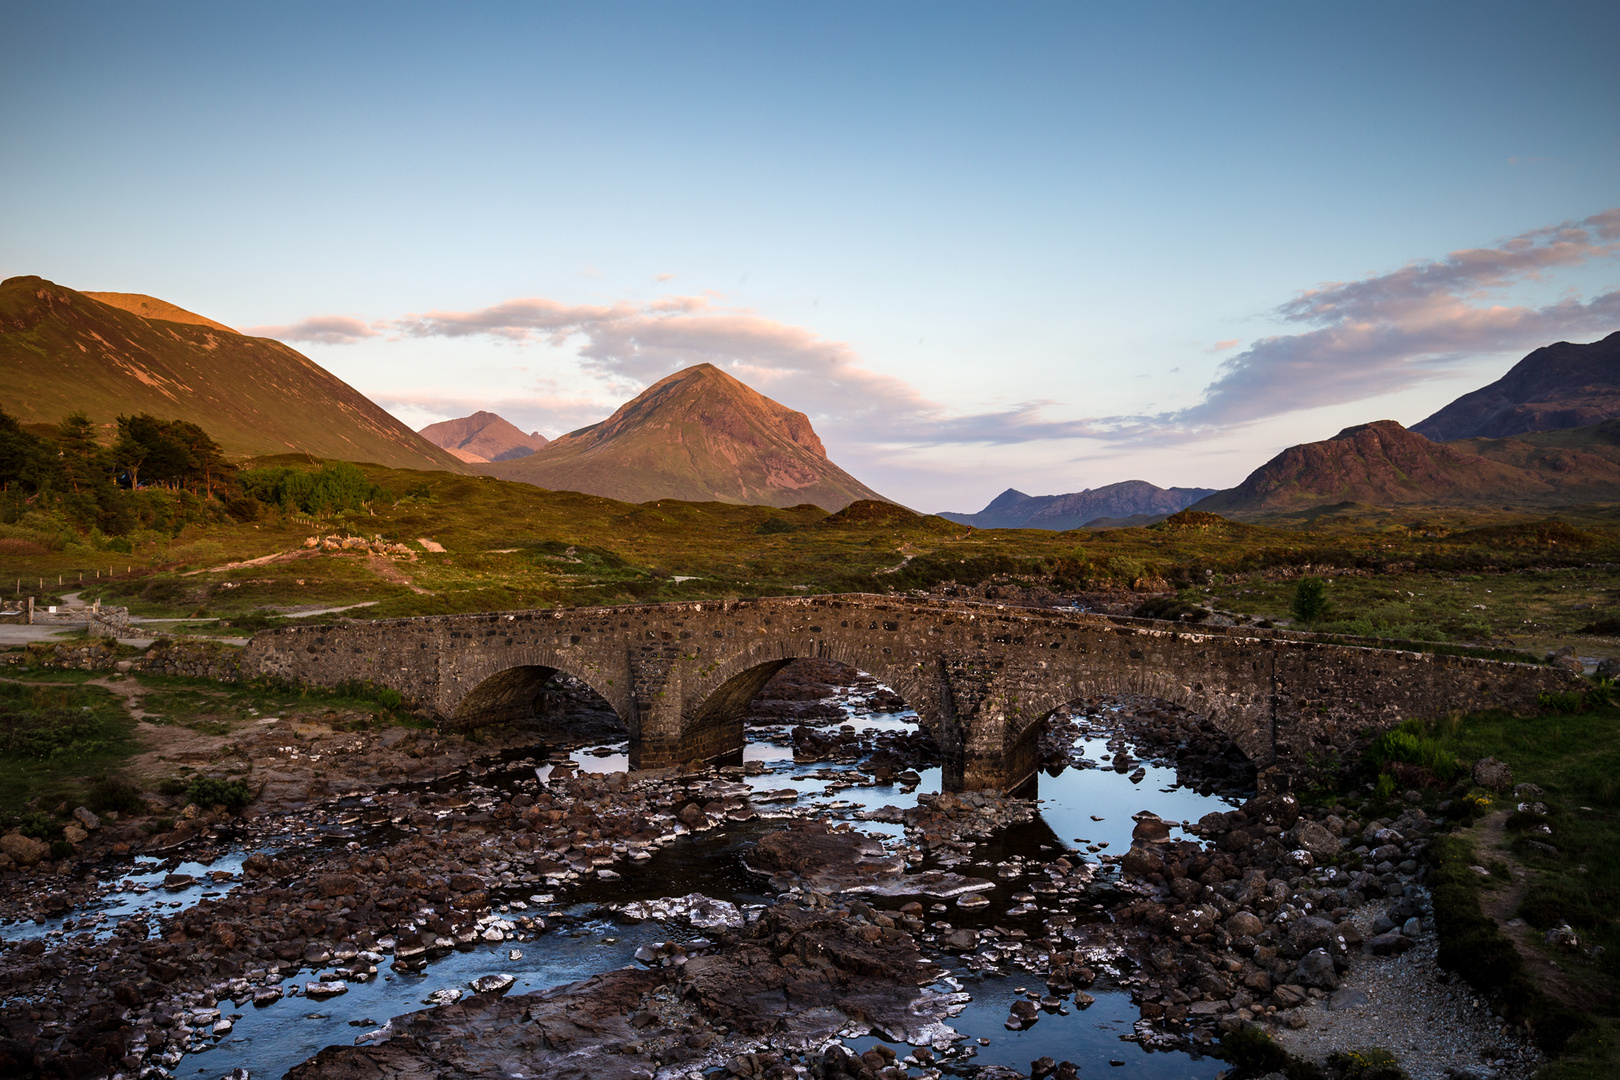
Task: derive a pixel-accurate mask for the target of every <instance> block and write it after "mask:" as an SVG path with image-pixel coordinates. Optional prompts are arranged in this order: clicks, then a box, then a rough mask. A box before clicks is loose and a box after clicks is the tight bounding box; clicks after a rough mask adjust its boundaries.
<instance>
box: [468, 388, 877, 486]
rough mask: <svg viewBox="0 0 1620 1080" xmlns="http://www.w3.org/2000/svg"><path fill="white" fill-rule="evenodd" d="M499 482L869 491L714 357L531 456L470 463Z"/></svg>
mask: <svg viewBox="0 0 1620 1080" xmlns="http://www.w3.org/2000/svg"><path fill="white" fill-rule="evenodd" d="M474 467H475V468H476V469H477V470H478V471H479V472H484V473H488V474H490V475H492V476H498V477H500V478H501V479H503V480H521V481H524V482H526V483H530V484H536V485H538V486H540V487H544V488H551V489H553V490H561V491H581V492H584V493H586V494H588V495H601V496H605V497H607V498H610V499H619V500H622V501H624V502H650V501H652V500H654V499H684V500H689V501H693V502H709V501H716V502H730V503H757V504H762V505H767V506H797V505H800V504H802V503H813V504H814V505H816V506H819V507H821V508H822V509H824V510H833V511H837V510H841V509H843V508H844V507H845V506H848V505H849V504H850V503H852V502H855V501H856V500H858V499H876V500H880V501H883V502H891V501H892V500H889V499H884V497H883V496H882V495H879V494H878V493H877V492H875V491H873V490H872V489H871V488H869V487H867V486H866V485H865V484H863V483H861V482H860V481H859V480H857V479H855V478H854V477H853V476H851V475H850V474H849V473H847V472H845V471H844V470H843V469H840V468H839V467H838V466H837V465H835V464H833V463H832V462H831V461H829V460H828V459H827V451H826V448H825V447H823V446H822V444H821V439H820V438H819V437H818V436H817V435H816V433H815V430H814V429H813V428H812V427H811V426H810V418H809V417H807V416H805V415H804V413H802V412H797V411H795V410H793V409H790V408H788V407H787V406H785V405H783V404H781V403H779V402H776V401H772V400H771V399H770V398H768V397H766V396H765V395H764V394H761V393H759V392H758V391H756V390H754V389H752V388H750V387H748V386H746V385H744V384H743V383H741V382H739V381H737V380H736V379H734V378H732V377H731V376H730V375H727V374H726V373H725V372H724V371H721V370H720V369H719V368H717V367H715V366H714V365H713V364H698V365H696V366H695V367H689V368H686V369H685V370H683V371H677V372H676V373H675V374H673V375H670V376H668V377H666V378H664V379H661V380H659V381H658V382H656V383H654V384H653V385H652V386H649V387H648V388H647V389H646V390H644V391H642V392H641V393H640V394H638V395H637V396H636V397H635V398H633V399H632V400H630V401H628V402H626V403H625V404H624V405H621V406H620V407H619V408H618V410H617V411H615V412H614V413H613V415H612V416H610V417H608V418H607V419H606V420H604V421H602V422H601V423H599V424H592V425H590V426H589V427H583V428H580V429H579V430H577V431H570V432H569V433H568V434H566V435H561V436H558V437H557V438H556V439H553V440H552V441H551V442H550V443H548V444H546V445H545V446H544V447H542V448H541V449H539V450H537V451H535V452H534V453H533V454H530V455H529V456H527V457H522V458H517V459H515V460H510V461H499V462H490V463H488V464H481V465H476V466H474Z"/></svg>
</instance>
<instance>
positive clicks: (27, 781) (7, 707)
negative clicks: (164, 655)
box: [0, 680, 135, 829]
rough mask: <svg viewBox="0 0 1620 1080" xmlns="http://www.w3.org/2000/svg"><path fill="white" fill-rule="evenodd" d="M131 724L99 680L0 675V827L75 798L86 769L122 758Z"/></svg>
mask: <svg viewBox="0 0 1620 1080" xmlns="http://www.w3.org/2000/svg"><path fill="white" fill-rule="evenodd" d="M134 730H135V722H134V720H133V719H132V718H131V717H130V715H129V711H128V710H127V709H126V708H125V707H124V703H123V701H122V699H120V698H119V697H117V696H116V695H115V694H112V693H111V692H109V691H107V690H105V689H103V688H101V687H98V686H82V685H80V686H48V685H39V684H38V683H29V682H25V681H11V680H0V828H9V827H10V826H11V825H13V824H16V823H19V822H20V821H21V820H22V819H23V818H24V816H26V815H28V814H29V813H30V812H42V810H41V808H51V807H55V806H56V805H57V804H59V803H61V802H63V801H67V802H69V803H71V804H72V805H77V802H76V800H78V799H80V798H82V797H83V794H84V791H85V789H86V785H87V784H88V783H90V782H91V781H90V780H89V778H88V777H87V776H86V774H91V773H104V772H105V771H107V770H109V769H115V768H116V767H117V766H118V765H119V764H121V763H122V762H123V760H124V759H125V758H126V757H127V756H128V755H129V754H130V752H131V751H132V750H133V749H134ZM69 809H71V806H69ZM57 828H58V829H59V826H57Z"/></svg>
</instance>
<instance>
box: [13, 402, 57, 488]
mask: <svg viewBox="0 0 1620 1080" xmlns="http://www.w3.org/2000/svg"><path fill="white" fill-rule="evenodd" d="M60 473H61V466H60V464H59V463H58V462H57V461H56V454H55V453H54V448H53V447H51V445H50V444H49V443H47V442H46V441H45V440H44V439H41V438H40V437H39V436H37V435H34V434H32V433H30V432H27V431H24V430H23V427H22V425H21V424H19V423H17V419H16V417H14V416H12V415H11V414H10V413H8V412H6V411H5V410H4V409H0V490H7V491H9V490H10V489H11V487H12V485H16V486H18V487H20V488H22V489H24V490H28V491H34V492H38V491H42V490H46V489H48V488H50V487H51V483H52V481H53V480H56V479H58V478H59V476H60Z"/></svg>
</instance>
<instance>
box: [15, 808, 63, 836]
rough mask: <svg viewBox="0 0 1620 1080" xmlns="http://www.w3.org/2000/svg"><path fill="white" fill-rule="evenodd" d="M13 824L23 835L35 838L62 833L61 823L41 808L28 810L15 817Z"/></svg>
mask: <svg viewBox="0 0 1620 1080" xmlns="http://www.w3.org/2000/svg"><path fill="white" fill-rule="evenodd" d="M15 824H16V826H17V828H18V829H19V830H21V831H22V834H23V835H24V836H32V837H33V838H34V839H35V840H44V839H46V838H47V837H50V836H60V835H61V834H62V823H61V822H59V821H57V820H56V818H54V817H52V816H51V815H50V814H47V813H46V812H45V811H43V810H30V811H28V812H27V813H26V814H23V815H22V816H21V817H19V818H17V820H16V822H15Z"/></svg>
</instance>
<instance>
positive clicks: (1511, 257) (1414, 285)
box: [249, 208, 1620, 447]
mask: <svg viewBox="0 0 1620 1080" xmlns="http://www.w3.org/2000/svg"><path fill="white" fill-rule="evenodd" d="M1617 254H1620V208H1617V209H1614V210H1609V211H1606V212H1604V213H1602V214H1597V215H1594V216H1593V217H1589V218H1586V219H1584V220H1582V221H1577V222H1569V223H1565V224H1562V225H1557V226H1552V227H1549V228H1545V229H1537V230H1533V231H1531V232H1526V233H1522V234H1520V235H1518V236H1513V237H1509V238H1508V239H1506V240H1503V241H1500V242H1498V243H1497V244H1496V245H1495V246H1492V247H1486V248H1476V249H1470V250H1466V251H1458V252H1454V253H1452V254H1451V255H1448V256H1446V257H1445V258H1442V259H1434V260H1427V261H1419V262H1413V263H1410V264H1408V265H1406V266H1403V267H1401V268H1400V269H1399V270H1395V271H1392V272H1389V273H1385V274H1375V275H1372V276H1369V277H1366V278H1362V279H1360V280H1357V281H1349V282H1330V283H1327V284H1324V285H1320V286H1318V287H1316V288H1314V289H1309V290H1306V291H1304V292H1302V293H1300V294H1299V295H1298V296H1296V297H1294V298H1293V299H1291V300H1289V301H1287V302H1286V303H1284V304H1282V305H1280V306H1279V307H1277V308H1276V309H1275V310H1274V311H1273V312H1272V314H1273V316H1274V317H1275V318H1277V319H1278V320H1280V321H1281V322H1282V323H1284V324H1285V325H1293V326H1298V327H1301V329H1300V331H1299V332H1297V333H1288V334H1277V335H1272V336H1269V337H1262V338H1259V339H1257V340H1254V341H1253V342H1251V343H1250V344H1249V346H1248V347H1247V348H1245V349H1243V351H1241V352H1238V353H1236V354H1234V355H1231V356H1229V357H1228V358H1227V359H1226V360H1224V361H1223V362H1222V363H1221V365H1220V367H1219V368H1218V369H1217V372H1216V376H1215V378H1214V380H1213V381H1212V382H1210V384H1209V385H1208V386H1207V387H1206V388H1205V390H1204V394H1203V400H1202V401H1201V402H1200V403H1198V404H1197V405H1193V406H1191V407H1188V408H1185V409H1181V410H1177V411H1174V412H1165V413H1159V414H1156V415H1135V416H1109V417H1093V418H1080V419H1052V418H1051V417H1052V416H1053V415H1056V414H1060V413H1061V411H1062V410H1063V408H1064V403H1061V402H1055V401H1049V400H1033V401H1026V402H1019V403H1016V404H1013V405H1011V406H1009V407H1007V408H1003V409H995V410H987V411H984V412H979V413H973V414H969V415H960V414H953V413H952V412H950V411H949V410H947V409H946V408H945V407H943V406H942V405H940V404H939V403H937V402H935V401H933V400H930V399H929V398H928V397H927V396H925V395H924V394H923V393H922V392H921V391H919V390H918V389H917V388H916V387H914V386H912V385H911V384H910V383H908V382H906V381H905V380H902V379H899V378H896V377H894V376H891V375H885V374H882V373H880V372H876V371H873V370H872V369H871V368H869V367H867V366H866V365H865V364H864V363H863V361H862V359H861V358H860V356H859V355H858V354H857V353H856V351H855V349H854V348H853V347H852V346H851V345H850V344H849V343H847V342H843V341H838V340H835V339H831V338H826V337H823V336H821V335H820V334H817V333H816V332H814V331H812V330H809V329H807V328H805V327H802V326H795V325H792V324H790V323H785V322H780V321H778V320H775V319H771V318H768V317H766V316H763V315H760V314H759V313H757V312H754V311H751V310H748V309H746V308H739V307H734V306H729V305H727V304H726V303H725V302H724V300H723V297H721V296H719V295H718V294H714V293H706V294H702V295H671V296H662V297H658V298H656V299H653V300H648V301H638V302H632V301H619V302H616V303H607V304H567V303H563V302H561V301H558V300H552V299H549V298H545V297H529V298H520V299H513V300H506V301H503V302H501V303H498V304H493V305H490V306H488V307H484V308H478V309H475V310H471V311H440V310H435V311H428V312H422V313H416V314H408V315H405V316H402V317H399V318H395V319H387V320H380V321H375V322H369V323H368V322H365V321H363V320H360V319H356V318H352V317H350V316H340V315H325V316H317V317H313V318H309V319H305V320H303V321H302V322H300V323H296V324H294V325H292V326H284V327H257V328H255V329H253V330H251V331H249V332H250V333H255V334H261V335H264V336H268V337H276V338H280V339H281V340H284V341H297V342H316V343H320V344H328V345H331V344H350V343H354V342H358V341H361V340H363V339H366V338H376V337H384V338H401V337H406V338H469V337H486V338H493V339H495V340H498V341H506V342H512V343H525V342H535V343H544V344H546V345H549V346H552V347H556V348H561V349H565V350H567V351H569V352H572V353H573V354H574V355H575V356H576V357H577V358H578V362H579V364H580V365H581V367H582V368H583V369H584V371H585V372H586V373H587V374H591V375H595V376H598V377H599V378H601V379H602V380H603V389H604V393H603V394H602V395H601V398H600V399H599V400H597V399H593V398H592V397H590V396H589V395H583V396H582V395H579V394H573V395H560V396H559V395H549V394H541V395H539V396H536V397H514V398H510V399H507V400H505V401H503V402H499V403H494V404H492V403H490V402H489V401H487V400H480V401H472V400H467V401H461V400H460V399H459V397H458V396H457V395H454V394H451V395H444V396H440V395H433V394H414V395H409V396H399V395H392V396H390V395H383V396H381V397H379V398H378V400H379V401H381V402H383V403H384V404H388V403H389V402H393V403H395V404H397V405H399V406H401V407H404V408H409V409H412V410H417V411H418V414H421V413H423V412H446V413H450V412H453V411H454V410H457V409H466V410H467V411H471V410H472V409H475V408H500V407H505V408H509V409H511V410H512V411H514V412H517V413H518V414H520V415H524V416H528V417H533V418H536V419H538V418H539V417H542V416H544V417H550V418H552V422H551V426H553V427H558V428H560V429H562V430H567V429H568V428H569V427H572V426H579V425H580V424H584V423H591V422H594V421H596V420H600V419H603V418H604V417H605V416H606V415H607V413H608V412H609V411H611V406H610V405H608V404H606V403H607V402H609V401H611V400H615V399H616V398H615V395H618V394H619V393H620V392H621V391H623V390H625V389H626V388H632V389H631V390H630V392H634V389H633V388H639V387H644V386H647V385H649V384H651V383H653V382H656V381H657V380H658V379H661V378H663V377H664V376H665V375H668V374H670V373H672V372H674V371H677V370H679V369H681V368H684V367H689V366H691V365H693V364H699V363H712V364H714V365H716V366H717V367H720V368H722V369H723V370H725V371H727V372H729V373H731V374H732V375H734V376H735V377H737V378H738V379H741V380H742V381H743V382H745V383H747V384H748V385H750V386H752V387H754V388H755V389H757V390H759V391H760V392H762V393H764V394H768V395H769V396H771V397H773V398H776V399H777V400H778V401H781V402H783V403H784V404H786V405H788V406H789V407H791V408H794V409H799V410H801V411H803V412H805V413H808V414H809V415H810V416H811V417H812V419H813V420H815V422H816V423H817V425H818V427H823V428H824V429H826V430H829V431H832V432H837V433H839V434H840V435H841V436H843V438H842V439H841V440H840V441H845V442H851V443H860V444H862V445H866V446H868V447H875V446H878V445H888V446H929V445H940V444H948V443H977V444H986V445H996V444H1014V443H1026V442H1033V441H1039V440H1061V439H1075V438H1093V439H1103V440H1107V441H1110V442H1114V443H1130V442H1132V441H1136V440H1141V439H1157V440H1161V441H1162V440H1165V439H1169V440H1172V441H1180V440H1197V439H1202V438H1206V437H1207V436H1208V435H1209V433H1210V432H1211V431H1212V430H1215V429H1220V428H1226V427H1231V426H1234V425H1243V424H1248V423H1252V422H1255V421H1258V420H1262V419H1265V418H1267V417H1274V416H1280V415H1282V414H1285V413H1291V412H1296V411H1299V410H1304V409H1310V408H1315V407H1318V406H1322V405H1329V404H1344V403H1348V402H1354V401H1358V400H1363V399H1368V398H1373V397H1379V396H1382V395H1385V394H1389V393H1393V392H1395V391H1399V390H1403V389H1407V388H1410V387H1411V386H1413V385H1416V384H1418V383H1420V382H1423V381H1425V380H1428V379H1434V378H1438V377H1441V376H1444V375H1448V374H1451V373H1453V371H1454V369H1455V368H1456V367H1457V365H1458V363H1459V362H1460V361H1461V360H1463V359H1465V358H1471V357H1476V356H1480V355H1486V354H1496V353H1502V352H1511V351H1528V349H1530V348H1533V347H1535V346H1538V345H1543V344H1546V343H1548V342H1551V341H1555V340H1558V339H1559V338H1562V337H1576V336H1585V335H1591V334H1597V333H1605V332H1608V331H1610V330H1613V329H1615V328H1617V327H1620V290H1617V291H1611V292H1607V293H1603V294H1601V295H1598V296H1596V297H1594V298H1592V299H1590V300H1585V301H1582V300H1578V299H1564V300H1560V301H1558V302H1556V303H1552V304H1547V305H1544V306H1540V307H1536V306H1527V305H1518V306H1514V305H1510V304H1505V303H1501V302H1499V297H1500V294H1501V293H1502V292H1503V291H1504V290H1507V289H1509V288H1511V287H1513V286H1516V285H1520V284H1523V283H1525V282H1530V281H1534V280H1537V279H1539V278H1541V277H1542V276H1544V275H1547V274H1548V273H1550V272H1552V271H1555V270H1563V269H1569V268H1573V267H1578V266H1581V265H1584V264H1588V263H1592V262H1594V261H1597V260H1602V259H1609V258H1613V257H1615V256H1616V255H1617ZM1240 343H1241V339H1231V340H1226V341H1217V342H1215V343H1214V345H1213V346H1212V347H1211V349H1210V350H1209V351H1211V352H1225V351H1228V350H1230V349H1233V348H1235V347H1237V346H1238V345H1239V344H1240ZM530 422H533V421H532V420H531V421H530Z"/></svg>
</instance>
